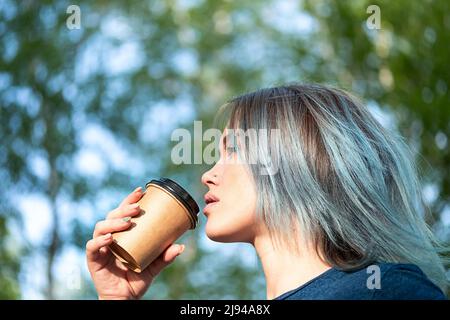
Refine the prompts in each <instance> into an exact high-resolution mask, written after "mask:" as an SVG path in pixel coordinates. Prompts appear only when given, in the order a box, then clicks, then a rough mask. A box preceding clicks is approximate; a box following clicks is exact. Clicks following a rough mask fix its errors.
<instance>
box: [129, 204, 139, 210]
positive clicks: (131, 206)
mask: <svg viewBox="0 0 450 320" xmlns="http://www.w3.org/2000/svg"><path fill="white" fill-rule="evenodd" d="M130 208H131V209H136V208H139V203H133V204H132V205H130Z"/></svg>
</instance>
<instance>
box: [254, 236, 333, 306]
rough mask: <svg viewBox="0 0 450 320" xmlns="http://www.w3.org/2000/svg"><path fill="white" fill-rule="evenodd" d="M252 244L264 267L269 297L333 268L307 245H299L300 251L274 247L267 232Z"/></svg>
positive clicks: (274, 296)
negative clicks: (295, 251)
mask: <svg viewBox="0 0 450 320" xmlns="http://www.w3.org/2000/svg"><path fill="white" fill-rule="evenodd" d="M252 244H253V246H254V247H255V249H256V252H257V254H258V257H259V259H260V260H261V264H262V267H263V270H264V275H265V278H266V288H267V292H266V293H267V299H268V300H271V299H274V298H276V297H278V296H280V295H281V294H283V293H285V292H287V291H290V290H293V289H295V288H297V287H299V286H301V285H302V284H305V283H306V282H308V281H309V280H311V279H313V278H315V277H317V276H319V275H320V274H322V273H323V272H325V271H327V270H328V269H330V268H331V266H330V265H329V264H327V263H325V262H323V261H322V260H321V259H320V257H319V255H318V254H317V252H316V251H315V250H313V249H311V248H308V247H306V246H300V253H298V254H296V253H294V252H293V250H291V249H288V248H278V247H277V248H276V247H274V245H273V243H272V241H271V240H270V238H269V235H268V234H266V233H265V234H262V235H258V236H256V237H255V239H254V242H253V243H252Z"/></svg>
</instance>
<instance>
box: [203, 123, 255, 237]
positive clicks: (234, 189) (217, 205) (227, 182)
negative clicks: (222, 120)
mask: <svg viewBox="0 0 450 320" xmlns="http://www.w3.org/2000/svg"><path fill="white" fill-rule="evenodd" d="M228 134H229V131H227V130H225V131H224V133H223V134H222V137H221V139H220V148H219V149H220V159H219V161H218V162H217V163H216V164H215V166H214V167H213V168H211V169H210V170H208V171H206V172H205V173H204V174H203V176H202V183H203V184H204V185H206V186H207V187H208V188H209V191H208V193H207V194H206V195H205V202H206V204H207V205H206V207H205V209H204V213H205V216H206V217H207V223H206V227H205V229H206V235H207V236H208V238H210V239H211V240H214V241H219V242H252V241H253V238H254V235H255V233H254V232H255V226H256V214H255V209H256V190H255V186H254V182H253V179H252V178H251V175H250V173H249V172H248V171H247V169H246V165H245V164H244V163H239V161H238V155H237V152H236V149H235V147H234V146H233V143H232V140H233V139H230V137H227V135H228Z"/></svg>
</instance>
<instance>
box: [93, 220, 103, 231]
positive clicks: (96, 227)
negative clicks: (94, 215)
mask: <svg viewBox="0 0 450 320" xmlns="http://www.w3.org/2000/svg"><path fill="white" fill-rule="evenodd" d="M102 225H103V220H102V221H97V223H96V224H95V230H99V229H101V228H102Z"/></svg>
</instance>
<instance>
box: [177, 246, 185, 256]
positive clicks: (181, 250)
mask: <svg viewBox="0 0 450 320" xmlns="http://www.w3.org/2000/svg"><path fill="white" fill-rule="evenodd" d="M180 247H181V248H180V252H179V253H178V255H180V254H182V253H183V251H184V244H182V245H181V246H180Z"/></svg>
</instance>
